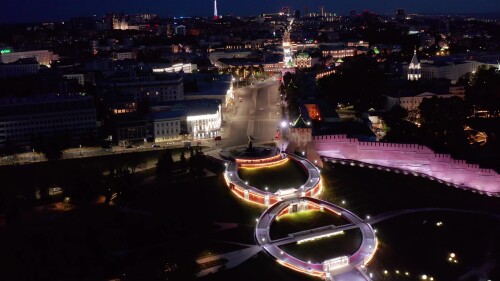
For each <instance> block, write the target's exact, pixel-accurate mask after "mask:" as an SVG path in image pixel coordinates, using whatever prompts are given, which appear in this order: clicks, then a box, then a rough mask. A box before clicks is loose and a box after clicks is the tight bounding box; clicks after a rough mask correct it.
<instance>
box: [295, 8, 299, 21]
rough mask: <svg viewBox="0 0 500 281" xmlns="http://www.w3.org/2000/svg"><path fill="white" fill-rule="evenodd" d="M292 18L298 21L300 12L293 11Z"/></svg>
mask: <svg viewBox="0 0 500 281" xmlns="http://www.w3.org/2000/svg"><path fill="white" fill-rule="evenodd" d="M294 18H295V19H300V10H295V14H294Z"/></svg>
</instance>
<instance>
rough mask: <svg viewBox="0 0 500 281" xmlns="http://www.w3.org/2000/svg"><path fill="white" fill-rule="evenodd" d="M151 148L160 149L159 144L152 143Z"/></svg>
mask: <svg viewBox="0 0 500 281" xmlns="http://www.w3.org/2000/svg"><path fill="white" fill-rule="evenodd" d="M151 147H152V148H160V145H159V144H156V143H154V144H153V145H151Z"/></svg>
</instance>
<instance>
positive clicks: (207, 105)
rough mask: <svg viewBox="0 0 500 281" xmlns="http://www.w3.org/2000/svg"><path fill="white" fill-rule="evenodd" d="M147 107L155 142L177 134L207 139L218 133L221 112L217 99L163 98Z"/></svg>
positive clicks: (166, 139)
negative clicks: (165, 100)
mask: <svg viewBox="0 0 500 281" xmlns="http://www.w3.org/2000/svg"><path fill="white" fill-rule="evenodd" d="M151 111H152V112H151V122H152V123H153V124H154V125H153V126H154V127H153V136H154V139H155V141H156V142H162V141H171V140H176V139H181V138H183V139H210V138H214V137H216V136H219V135H220V133H221V132H220V128H221V125H222V112H221V103H220V101H219V100H214V99H204V100H184V101H175V102H166V103H161V104H158V105H155V106H152V107H151ZM162 124H163V125H162Z"/></svg>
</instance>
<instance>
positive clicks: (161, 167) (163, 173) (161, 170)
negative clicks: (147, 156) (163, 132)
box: [156, 149, 174, 179]
mask: <svg viewBox="0 0 500 281" xmlns="http://www.w3.org/2000/svg"><path fill="white" fill-rule="evenodd" d="M173 169H174V159H173V157H172V152H171V151H170V149H167V150H165V152H163V154H162V155H161V156H160V158H159V159H158V163H156V176H157V177H158V178H159V179H171V178H172V171H173Z"/></svg>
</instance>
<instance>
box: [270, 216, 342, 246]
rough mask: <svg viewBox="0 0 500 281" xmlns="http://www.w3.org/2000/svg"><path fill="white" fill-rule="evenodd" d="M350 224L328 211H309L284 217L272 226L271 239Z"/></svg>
mask: <svg viewBox="0 0 500 281" xmlns="http://www.w3.org/2000/svg"><path fill="white" fill-rule="evenodd" d="M347 223H349V221H347V220H346V219H344V218H343V217H341V216H338V215H336V214H334V213H331V212H328V211H318V210H308V211H302V212H297V213H292V214H286V215H282V216H280V217H279V218H277V219H276V220H275V221H274V222H273V223H272V224H271V230H270V235H271V239H273V240H276V239H280V238H283V237H286V236H287V235H288V234H290V233H295V232H300V231H304V230H309V229H313V228H318V227H322V226H327V225H335V226H340V225H344V224H347Z"/></svg>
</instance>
